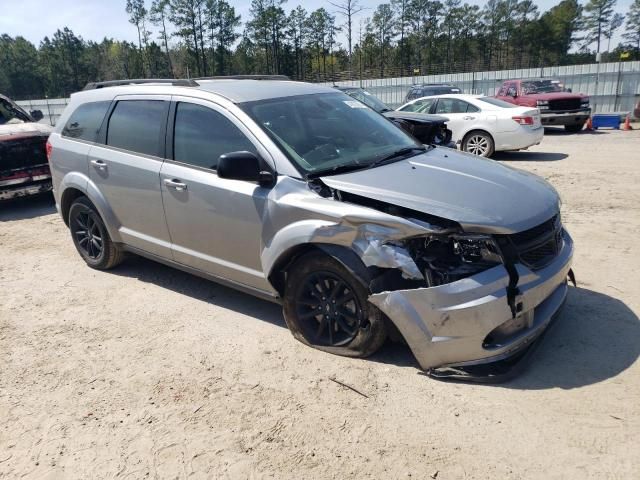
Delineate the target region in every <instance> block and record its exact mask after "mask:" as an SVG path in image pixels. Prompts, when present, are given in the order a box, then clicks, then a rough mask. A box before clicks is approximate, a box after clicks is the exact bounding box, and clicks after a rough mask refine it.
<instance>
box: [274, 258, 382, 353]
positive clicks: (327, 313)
mask: <svg viewBox="0 0 640 480" xmlns="http://www.w3.org/2000/svg"><path fill="white" fill-rule="evenodd" d="M340 282H342V285H340ZM314 291H315V294H314V293H313V292H314ZM368 295H369V291H368V289H367V287H365V286H364V284H363V283H362V282H361V281H359V280H358V279H357V278H355V277H354V276H353V274H352V273H351V272H349V270H347V269H346V268H345V267H344V266H343V265H342V264H341V263H340V262H338V261H337V260H336V259H334V258H333V257H330V256H328V255H325V254H322V253H311V254H307V255H305V256H303V257H301V258H300V259H298V260H297V261H296V262H295V263H294V264H293V265H292V266H291V267H290V268H289V269H288V274H287V280H286V284H285V293H284V305H283V307H284V308H283V310H284V318H285V321H286V323H287V326H288V327H289V330H291V333H292V334H293V336H294V337H295V338H296V339H297V340H299V341H300V342H302V343H304V344H305V345H308V346H310V347H313V348H317V349H318V350H322V351H325V352H329V353H333V354H336V355H342V356H346V357H360V358H362V357H367V356H369V355H371V354H372V353H374V352H375V351H377V350H378V349H379V348H380V347H381V346H382V344H383V343H384V342H385V340H386V338H387V330H386V324H385V317H384V314H383V313H382V312H381V311H380V310H378V309H377V308H376V307H375V306H373V305H371V304H369V302H368V300H367V297H368ZM323 298H324V299H325V300H323ZM318 307H320V308H318ZM316 308H318V311H319V312H322V313H318V314H315V315H314V312H315V309H316Z"/></svg>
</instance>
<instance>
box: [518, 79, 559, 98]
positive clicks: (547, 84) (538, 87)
mask: <svg viewBox="0 0 640 480" xmlns="http://www.w3.org/2000/svg"><path fill="white" fill-rule="evenodd" d="M549 92H564V88H563V87H562V84H561V83H560V82H558V81H557V80H529V81H526V82H522V93H523V94H525V95H527V94H530V93H549Z"/></svg>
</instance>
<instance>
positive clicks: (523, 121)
mask: <svg viewBox="0 0 640 480" xmlns="http://www.w3.org/2000/svg"><path fill="white" fill-rule="evenodd" d="M511 118H512V119H513V121H514V122H516V123H518V124H520V125H533V117H529V116H526V117H511Z"/></svg>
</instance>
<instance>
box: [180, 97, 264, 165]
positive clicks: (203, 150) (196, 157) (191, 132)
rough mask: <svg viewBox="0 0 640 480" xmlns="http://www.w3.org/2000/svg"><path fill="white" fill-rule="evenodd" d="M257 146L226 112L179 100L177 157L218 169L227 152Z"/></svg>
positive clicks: (252, 148) (253, 150)
mask: <svg viewBox="0 0 640 480" xmlns="http://www.w3.org/2000/svg"><path fill="white" fill-rule="evenodd" d="M240 151H247V152H252V153H256V148H255V147H254V146H253V144H252V143H251V142H250V141H249V139H248V138H247V137H246V136H245V135H244V133H242V132H241V131H240V130H239V129H238V127H236V126H235V125H234V124H233V123H231V122H230V121H229V119H227V118H226V117H225V116H224V115H222V114H220V113H218V112H216V111H215V110H212V109H210V108H207V107H203V106H202V105H194V104H192V103H178V106H177V108H176V121H175V127H174V136H173V159H174V160H175V161H177V162H182V163H187V164H189V165H195V166H197V167H203V168H213V169H215V168H216V167H217V164H218V158H219V157H220V155H222V154H224V153H231V152H240Z"/></svg>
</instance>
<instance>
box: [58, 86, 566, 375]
mask: <svg viewBox="0 0 640 480" xmlns="http://www.w3.org/2000/svg"><path fill="white" fill-rule="evenodd" d="M47 150H48V154H49V160H50V163H51V167H52V175H53V184H54V189H55V197H56V204H57V207H58V210H59V212H60V214H61V215H62V218H63V219H64V221H65V223H66V224H67V225H68V226H69V229H70V231H71V236H72V239H73V242H74V244H75V246H76V248H77V250H78V252H79V253H80V255H81V256H82V258H83V259H84V261H85V262H86V263H87V264H88V265H89V266H90V267H93V268H97V269H109V268H112V267H115V266H116V265H117V264H118V263H120V261H121V260H122V259H123V254H124V253H125V252H132V253H135V254H139V255H143V256H145V257H149V258H151V259H154V260H157V261H159V262H162V263H165V264H168V265H171V266H174V267H177V268H180V269H182V270H186V271H188V272H192V273H194V274H196V275H200V276H203V277H206V278H210V279H213V280H215V281H218V282H222V283H225V284H227V285H230V286H232V287H235V288H240V289H242V290H244V291H246V292H249V293H251V294H254V295H257V296H260V297H263V298H267V299H270V300H273V301H276V302H281V303H282V304H283V307H284V316H285V319H286V323H287V325H288V326H289V328H290V329H291V331H292V333H293V335H294V336H295V338H297V339H298V340H300V341H301V342H304V343H305V344H307V345H310V346H313V347H316V348H319V349H322V350H325V351H328V352H332V353H336V354H341V355H348V356H354V357H364V356H367V355H370V354H371V353H373V352H375V351H376V350H378V348H379V347H380V346H381V345H382V344H383V342H384V341H385V339H386V338H387V337H388V336H391V337H396V338H398V339H402V340H404V341H406V343H407V344H408V345H409V347H410V348H411V350H412V352H413V353H414V355H415V357H416V359H417V360H418V362H419V364H420V366H421V367H422V368H424V369H426V370H427V371H429V372H431V373H432V374H434V375H440V374H445V373H443V372H451V371H454V372H456V375H457V374H459V373H460V372H466V373H465V375H466V374H468V372H469V371H471V370H472V368H467V370H465V368H466V367H468V366H470V365H478V364H481V365H484V366H486V365H499V364H500V362H502V361H503V360H505V359H508V361H510V362H513V361H514V359H516V358H519V357H520V356H522V355H523V354H524V352H526V351H528V350H529V346H530V345H532V344H533V343H534V340H536V339H538V338H539V337H540V335H541V333H542V332H543V331H545V329H546V328H547V326H548V325H549V324H550V323H551V321H552V319H553V318H554V317H555V314H556V313H557V312H558V310H559V309H560V307H561V305H562V304H563V302H564V300H565V296H566V294H567V275H568V274H569V273H570V264H571V258H572V253H573V245H572V241H571V238H570V237H569V235H568V234H567V232H566V231H565V230H564V229H563V227H562V224H561V221H560V213H559V198H558V195H557V193H556V191H555V190H554V189H553V188H552V187H551V186H550V185H549V184H548V183H546V182H545V181H544V180H542V179H540V178H538V177H536V176H534V175H531V174H528V173H524V172H521V171H518V170H515V169H512V168H508V167H505V166H503V165H500V164H498V163H494V162H493V161H491V160H484V159H481V158H477V157H472V156H470V155H468V154H465V153H460V152H456V151H454V150H450V149H447V148H441V147H432V146H425V145H422V144H420V143H419V142H417V141H416V140H415V139H414V138H413V137H411V136H409V135H408V134H407V133H405V132H403V131H402V130H401V129H400V128H398V127H396V126H395V125H394V124H393V123H391V122H390V121H389V120H387V119H386V118H384V117H383V116H382V115H380V114H378V113H376V112H375V111H373V110H371V109H370V108H368V107H366V106H365V105H363V104H362V103H360V102H358V101H357V100H354V99H353V98H351V97H349V96H347V95H345V94H344V93H341V92H339V91H336V90H335V89H332V88H328V87H323V86H316V85H311V84H306V83H299V82H292V81H285V80H280V79H268V78H266V79H265V78H262V79H232V78H229V79H202V80H197V81H193V80H189V81H185V80H182V81H147V82H145V83H136V82H135V81H125V82H106V83H101V84H92V85H89V86H88V87H87V88H86V89H85V91H82V92H79V93H76V94H74V95H72V97H71V101H70V104H69V106H68V107H67V109H66V111H65V112H64V114H63V116H62V118H61V119H60V121H59V122H58V126H57V127H56V130H55V132H54V133H53V134H52V135H51V137H50V139H49V145H48V148H47ZM451 366H456V368H455V369H450V368H448V367H451ZM483 368H484V367H483Z"/></svg>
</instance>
